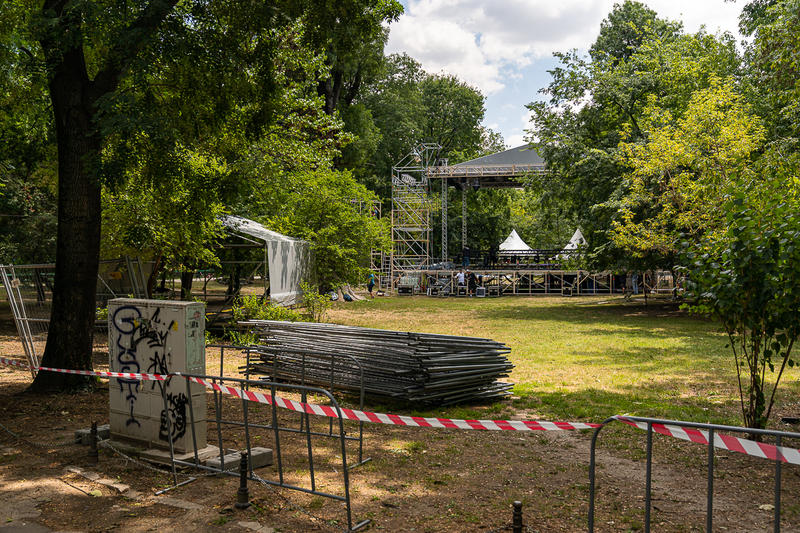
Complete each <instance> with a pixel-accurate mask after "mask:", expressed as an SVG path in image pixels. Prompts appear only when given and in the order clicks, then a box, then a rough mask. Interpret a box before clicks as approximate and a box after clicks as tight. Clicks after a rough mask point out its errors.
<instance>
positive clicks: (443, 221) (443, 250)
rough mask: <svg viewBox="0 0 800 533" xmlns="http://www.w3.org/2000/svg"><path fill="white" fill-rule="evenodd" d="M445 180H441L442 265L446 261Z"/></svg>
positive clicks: (446, 189) (446, 188) (446, 190)
mask: <svg viewBox="0 0 800 533" xmlns="http://www.w3.org/2000/svg"><path fill="white" fill-rule="evenodd" d="M448 190H449V189H448V187H447V178H442V263H444V262H446V261H447V192H448Z"/></svg>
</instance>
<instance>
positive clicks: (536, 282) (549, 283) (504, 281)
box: [396, 268, 674, 296]
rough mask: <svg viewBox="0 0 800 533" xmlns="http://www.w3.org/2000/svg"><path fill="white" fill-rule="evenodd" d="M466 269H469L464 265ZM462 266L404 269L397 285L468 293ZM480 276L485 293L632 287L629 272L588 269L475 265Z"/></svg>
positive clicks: (655, 288)
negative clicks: (462, 286) (461, 286)
mask: <svg viewBox="0 0 800 533" xmlns="http://www.w3.org/2000/svg"><path fill="white" fill-rule="evenodd" d="M464 271H465V272H466V269H464ZM458 272H459V270H415V271H407V272H403V273H402V274H401V275H400V278H399V279H398V280H397V283H396V287H397V289H398V292H399V293H400V294H428V295H429V296H465V295H466V294H467V293H469V287H467V288H466V292H465V291H464V290H462V291H459V288H458V284H457V283H456V274H458ZM472 272H474V273H475V275H476V276H478V286H479V287H484V288H485V289H486V296H505V295H534V294H560V295H565V296H572V295H595V294H597V295H601V294H605V295H609V294H623V293H624V292H625V291H626V287H627V290H629V291H630V289H631V287H630V285H631V281H630V275H626V274H614V273H611V272H588V271H586V270H523V269H507V270H506V269H478V268H476V269H472ZM639 289H640V291H645V290H647V291H648V292H650V293H672V292H673V289H674V283H673V280H672V275H671V274H670V273H669V272H655V273H652V274H651V279H650V281H649V282H648V283H645V282H644V281H640V283H639Z"/></svg>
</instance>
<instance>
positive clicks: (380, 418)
mask: <svg viewBox="0 0 800 533" xmlns="http://www.w3.org/2000/svg"><path fill="white" fill-rule="evenodd" d="M184 377H185V378H186V379H188V380H189V381H191V382H193V383H198V384H200V385H203V386H205V387H207V388H209V389H212V390H215V391H217V392H221V393H223V394H229V395H231V396H234V397H236V398H241V399H244V400H249V401H251V402H257V403H265V404H269V405H275V406H276V407H281V408H283V409H288V410H290V411H297V412H300V413H308V414H311V415H317V416H326V417H329V418H341V419H343V420H354V421H356V422H372V423H375V424H389V425H394V426H407V427H423V428H452V429H478V430H487V431H564V430H572V429H594V428H597V427H600V426H601V424H592V423H583V422H545V421H538V420H460V419H454V418H428V417H422V416H403V415H392V414H385V413H373V412H370V411H358V410H355V409H346V408H343V407H340V408H339V409H338V410H337V409H336V408H335V407H331V406H329V405H316V404H313V403H305V402H298V401H295V400H289V399H287V398H281V397H280V396H273V395H272V394H265V393H263V392H255V391H250V390H243V389H237V388H235V387H229V386H227V385H220V384H218V383H214V382H210V381H207V380H204V379H201V378H196V377H189V376H184Z"/></svg>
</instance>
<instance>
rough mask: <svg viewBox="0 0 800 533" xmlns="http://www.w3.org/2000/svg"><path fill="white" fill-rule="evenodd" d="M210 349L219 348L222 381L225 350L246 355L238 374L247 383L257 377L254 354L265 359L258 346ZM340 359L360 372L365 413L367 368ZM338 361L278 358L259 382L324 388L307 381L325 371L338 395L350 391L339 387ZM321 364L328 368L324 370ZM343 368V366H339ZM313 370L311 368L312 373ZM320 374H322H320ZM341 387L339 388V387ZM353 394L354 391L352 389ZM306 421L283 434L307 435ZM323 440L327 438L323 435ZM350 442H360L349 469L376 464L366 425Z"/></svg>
mask: <svg viewBox="0 0 800 533" xmlns="http://www.w3.org/2000/svg"><path fill="white" fill-rule="evenodd" d="M206 348H219V350H220V355H219V368H220V377H223V368H224V365H225V350H226V349H228V350H238V351H239V352H244V353H245V358H246V364H245V367H244V368H241V367H240V368H239V369H238V370H240V371H241V370H244V377H245V379H246V380H250V378H251V376H252V375H253V373H254V372H253V368H254V364H253V361H252V359H251V357H252V355H253V354H256V355H258V356H260V355H261V352H260V351H259V348H258V346H232V345H224V344H207V345H206ZM339 357H343V358H345V359H347V360H348V361H349V362H350V363H351V364H352V365H353V366H355V367H356V368H357V369H358V381H357V390H358V393H359V402H358V409H359V410H361V411H363V410H364V397H365V390H364V368H363V365H362V364H361V362H360V361H359V360H358V359H356V358H355V357H353V356H352V355H348V354H340V355H339ZM336 363H337V361H336V360H335V358H334V357H333V356H331V357H330V363H328V362H327V359H326V358H325V357H323V356H319V355H314V354H306V353H302V354H299V355H298V354H288V353H287V354H283V353H281V354H274V357H273V359H272V361H271V365H266V366H261V369H262V370H263V371H264V372H262V373H263V374H266V376H265V377H263V378H260V379H259V381H275V382H281V383H285V382H289V383H299V384H300V385H303V386H305V385H309V384H311V385H321V384H323V382H322V381H320V380H319V379H317V380H310V379H307V378H308V377H309V374H311V373H312V372H315V371H324V372H325V380H324V385H325V386H327V387H328V389H326V390H327V391H328V392H330V393H331V394H336V391H337V389H338V390H348V389H346V388H344V387H343V386H342V384H341V383H337V381H336V377H337V376H342V375H343V374H342V372H337V367H336ZM320 364H322V365H324V367H323V366H320ZM339 364H340V365H341V363H339ZM309 367H311V368H310V369H309ZM317 373H319V372H317ZM337 385H338V387H337ZM350 390H352V389H350ZM305 420H306V417H304V416H302V415H301V416H300V427H299V428H298V429H292V428H281V430H282V431H299V432H302V431H304V429H303V427H304V424H305ZM319 436H324V433H323V434H320V435H319ZM327 436H329V437H330V436H333V419H331V420H329V421H328V433H327ZM345 440H346V441H356V442H358V461H357V462H356V463H354V464H352V465H350V466H349V468H355V467H357V466H361V465H363V464H365V463H368V462H369V461H371V460H372V458H371V457H367V458H366V459H365V458H364V422H363V421H359V422H358V437H352V436H350V435H346V436H345Z"/></svg>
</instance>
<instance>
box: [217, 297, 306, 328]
mask: <svg viewBox="0 0 800 533" xmlns="http://www.w3.org/2000/svg"><path fill="white" fill-rule="evenodd" d="M231 313H232V314H233V318H232V321H233V324H234V325H235V324H237V323H239V322H242V321H245V320H282V321H288V322H297V321H298V320H300V318H301V316H300V313H298V312H297V311H295V310H294V309H289V308H288V307H282V306H280V305H272V304H271V303H270V302H265V301H264V300H263V299H262V298H260V297H258V296H255V295H247V296H242V297H240V298H238V299H237V300H236V302H234V304H233V307H232V308H231Z"/></svg>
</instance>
